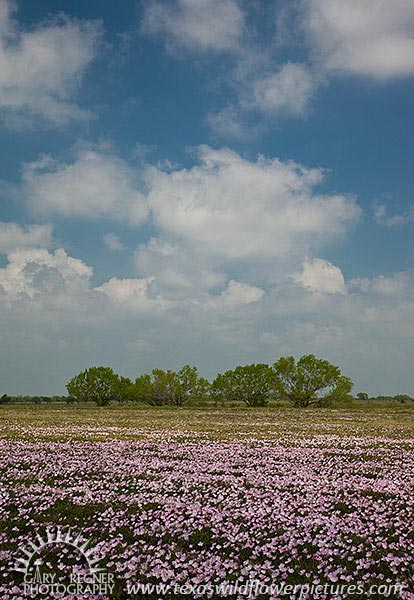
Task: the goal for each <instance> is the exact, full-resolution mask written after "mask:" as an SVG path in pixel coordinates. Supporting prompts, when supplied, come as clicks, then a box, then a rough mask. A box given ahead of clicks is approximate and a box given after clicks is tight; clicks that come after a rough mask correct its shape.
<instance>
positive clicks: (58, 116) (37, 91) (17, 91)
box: [0, 0, 101, 125]
mask: <svg viewBox="0 0 414 600" xmlns="http://www.w3.org/2000/svg"><path fill="white" fill-rule="evenodd" d="M13 9H14V4H13V3H12V2H11V1H10V0H0V113H2V116H3V118H4V120H5V122H6V124H7V123H9V124H12V125H18V124H19V122H20V121H21V120H23V122H25V123H27V122H29V121H30V122H32V123H34V122H35V119H36V120H38V119H39V117H40V119H41V120H42V121H43V122H45V123H49V124H53V125H62V124H65V123H67V122H68V121H70V120H72V119H84V118H86V117H89V116H90V114H89V113H88V112H87V111H85V110H83V109H81V108H79V107H78V106H77V105H76V104H75V103H74V102H73V100H74V97H75V93H76V90H77V88H78V87H79V83H80V81H81V80H82V77H83V75H84V72H85V70H86V68H87V67H88V65H89V64H90V63H91V61H92V60H93V58H94V57H95V55H96V52H97V47H98V44H99V40H100V37H101V26H100V25H99V24H98V23H97V22H94V21H74V20H69V19H60V20H59V21H57V20H55V21H49V22H46V23H43V24H41V25H39V26H38V27H36V28H34V29H31V30H27V31H24V30H21V29H20V28H19V26H18V24H17V23H16V22H15V21H14V19H13ZM36 122H37V121H36Z"/></svg>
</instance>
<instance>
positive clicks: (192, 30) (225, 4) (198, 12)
mask: <svg viewBox="0 0 414 600" xmlns="http://www.w3.org/2000/svg"><path fill="white" fill-rule="evenodd" d="M141 29H142V31H144V32H146V33H149V34H153V35H156V36H160V37H161V38H162V39H163V40H164V42H165V44H166V46H167V49H168V50H170V51H176V50H177V49H186V50H191V51H204V52H205V51H215V52H222V51H229V50H234V49H235V48H237V47H238V46H239V44H240V41H241V38H242V35H243V29H244V15H243V12H242V11H241V9H240V7H239V5H238V2H236V0H173V1H169V2H165V1H159V0H150V2H147V3H146V5H145V10H144V15H143V20H142V25H141Z"/></svg>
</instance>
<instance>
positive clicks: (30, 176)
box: [23, 150, 148, 224]
mask: <svg viewBox="0 0 414 600" xmlns="http://www.w3.org/2000/svg"><path fill="white" fill-rule="evenodd" d="M23 181H24V188H25V194H26V197H27V199H28V202H29V204H30V206H31V208H32V209H33V211H34V212H39V213H44V214H49V213H57V214H61V215H64V216H67V217H91V218H96V217H102V218H112V219H118V220H128V221H130V222H131V223H134V224H138V223H142V222H143V221H144V220H145V219H146V217H147V212H148V211H147V206H146V201H145V197H144V195H143V194H142V193H141V192H140V191H139V189H138V187H139V181H140V180H139V173H138V172H137V171H135V170H134V169H133V168H132V167H131V166H130V165H129V164H128V163H126V162H125V161H124V160H122V159H121V158H119V157H117V156H115V155H112V154H110V153H107V152H104V151H99V150H98V151H95V150H80V151H79V152H78V153H77V155H76V157H75V160H74V162H72V163H59V162H57V161H55V160H54V159H52V158H51V157H50V156H41V157H40V158H39V160H37V161H34V162H31V163H28V164H26V165H25V166H24V170H23Z"/></svg>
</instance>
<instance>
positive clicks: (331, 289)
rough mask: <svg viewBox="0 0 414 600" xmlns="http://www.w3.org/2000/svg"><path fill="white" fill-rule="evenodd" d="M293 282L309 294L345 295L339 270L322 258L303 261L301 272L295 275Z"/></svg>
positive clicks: (342, 278)
mask: <svg viewBox="0 0 414 600" xmlns="http://www.w3.org/2000/svg"><path fill="white" fill-rule="evenodd" d="M294 280H295V281H296V283H299V284H300V285H301V286H303V287H304V288H305V289H306V290H308V291H310V292H320V293H324V294H346V286H345V279H344V276H343V274H342V271H341V269H340V268H339V267H336V266H335V265H333V264H332V263H330V262H328V261H327V260H324V259H323V258H315V259H314V260H312V261H305V262H304V264H303V270H302V272H301V273H297V274H296V275H295V276H294Z"/></svg>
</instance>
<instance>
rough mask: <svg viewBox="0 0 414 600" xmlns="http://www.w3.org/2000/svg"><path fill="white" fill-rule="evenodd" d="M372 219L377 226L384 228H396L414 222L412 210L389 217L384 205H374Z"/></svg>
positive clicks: (413, 211)
mask: <svg viewBox="0 0 414 600" xmlns="http://www.w3.org/2000/svg"><path fill="white" fill-rule="evenodd" d="M374 218H375V220H376V222H377V223H378V224H379V225H385V226H386V227H398V226H400V225H406V224H407V223H412V222H413V221H414V210H413V209H411V211H410V212H406V213H401V214H395V215H390V214H389V212H388V207H387V206H386V205H385V204H375V205H374Z"/></svg>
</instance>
